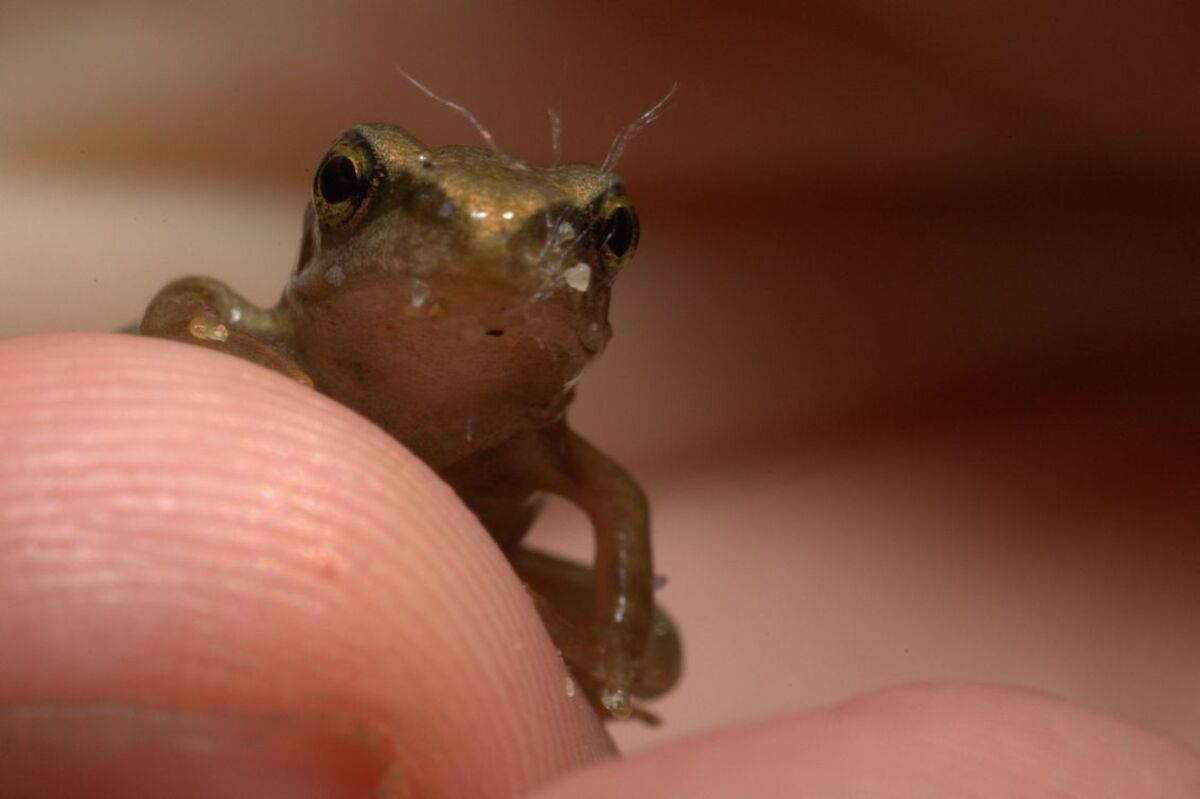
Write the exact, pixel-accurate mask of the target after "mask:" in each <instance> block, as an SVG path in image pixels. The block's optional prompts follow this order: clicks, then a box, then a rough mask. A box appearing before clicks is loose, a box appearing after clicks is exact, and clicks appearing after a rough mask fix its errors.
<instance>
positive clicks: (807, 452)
mask: <svg viewBox="0 0 1200 799" xmlns="http://www.w3.org/2000/svg"><path fill="white" fill-rule="evenodd" d="M1198 26H1200V10H1198V9H1197V8H1196V7H1195V6H1194V4H1189V3H1154V2H1150V3H1147V2H1137V3H1135V2H1132V0H1125V1H1123V2H1112V3H1105V4H1101V5H1097V4H1095V3H1086V2H1074V1H1071V0H1063V1H1061V2H1057V3H1040V2H1032V0H1015V1H1014V2H1009V3H1003V4H996V3H985V2H978V1H977V0H969V1H966V2H963V1H962V0H959V1H958V2H950V1H949V0H932V1H931V2H926V3H922V4H917V5H909V4H899V3H892V2H887V0H842V1H841V2H831V1H829V0H824V1H822V2H795V3H782V2H780V3H757V2H743V3H737V4H728V3H722V4H716V3H663V2H621V1H619V0H595V1H594V2H570V3H561V2H560V3H548V2H517V3H504V4H500V3H483V2H478V1H476V2H468V1H467V0H461V1H459V2H389V3H383V2H337V3H329V2H324V3H318V2H313V1H312V0H292V1H291V2H287V3H285V2H280V1H278V0H273V1H268V2H259V3H254V4H247V3H244V2H213V3H196V2H188V3H184V2H162V1H161V0H156V2H149V1H148V0H147V1H145V2H134V1H133V0H125V1H124V2H120V1H118V2H110V3H106V4H103V5H99V4H93V3H85V2H76V3H72V2H56V3H46V2H36V3H35V2H14V1H13V0H3V2H0V98H2V102H0V335H3V336H13V335H20V334H27V333H36V332H45V331H52V330H111V329H113V328H115V327H117V326H119V325H121V324H123V323H125V322H128V321H131V320H133V319H135V318H137V317H138V316H139V315H140V313H141V309H142V308H143V307H144V306H145V304H146V302H147V301H148V299H149V298H150V297H151V295H152V294H153V293H154V292H155V291H156V290H157V289H158V288H159V287H160V286H161V285H163V284H164V283H165V282H166V281H168V280H169V279H171V278H173V277H176V276H179V275H182V274H186V273H205V274H210V275H214V276H217V277H220V278H222V279H224V280H226V281H228V282H230V283H231V284H233V285H234V286H236V287H238V288H240V289H241V290H242V291H244V292H245V293H246V294H247V295H248V296H250V297H251V298H253V299H256V300H258V301H261V302H263V303H271V302H273V301H274V300H275V298H276V297H277V296H278V294H279V292H280V290H281V288H282V286H283V283H284V281H285V280H286V277H287V274H288V271H289V269H290V267H291V266H292V264H293V261H294V259H295V257H296V252H297V248H298V242H299V234H300V214H301V210H302V208H303V205H304V203H305V201H306V197H307V193H308V191H309V185H310V181H311V175H312V169H313V168H314V166H315V165H316V163H317V161H318V159H319V158H320V156H321V155H322V153H323V151H324V148H325V146H326V145H327V144H328V143H329V141H330V140H331V139H332V138H333V137H334V136H335V135H336V134H337V132H338V131H339V130H341V129H342V128H343V127H345V126H346V125H348V124H351V123H353V122H358V121H367V120H371V121H387V122H394V123H397V124H400V125H403V126H405V127H407V128H409V129H410V130H412V131H413V132H414V133H416V134H417V135H418V136H419V137H421V138H423V139H425V140H426V141H428V142H430V143H432V144H441V143H451V142H455V143H468V144H473V143H476V142H477V139H476V135H475V134H474V132H473V131H472V130H471V129H470V128H469V127H468V126H467V124H466V123H465V122H464V121H463V120H462V119H461V118H459V117H458V116H456V115H455V114H453V113H452V112H450V111H449V110H447V109H446V108H444V107H442V106H440V105H438V104H436V103H433V102H431V101H430V100H428V99H427V98H425V97H424V96H422V95H421V94H420V93H419V92H417V91H416V90H415V89H413V87H411V86H410V85H408V84H407V82H406V81H404V79H403V78H402V77H401V76H400V75H399V73H398V68H403V69H404V70H407V71H409V72H410V73H412V74H413V75H414V76H416V77H417V78H419V79H420V80H421V81H423V82H425V83H426V84H428V85H429V86H431V87H432V88H434V89H435V90H436V91H438V92H440V93H442V94H443V95H445V96H446V97H449V98H451V99H453V100H455V101H458V102H461V103H462V104H464V105H465V106H467V107H468V108H470V109H471V110H472V111H473V112H474V113H475V114H476V115H477V116H478V117H479V119H480V120H482V121H483V123H484V124H485V125H486V126H487V127H488V128H489V129H490V130H491V131H492V133H493V134H494V135H495V137H496V140H497V141H498V142H499V144H500V146H501V147H502V148H504V149H506V150H508V151H510V152H512V153H514V154H516V155H519V156H522V157H524V158H527V159H529V160H531V161H533V162H536V163H548V162H549V161H550V160H551V158H552V150H551V140H550V126H549V122H548V117H547V109H548V108H554V109H557V110H558V112H559V113H560V115H561V118H562V147H563V154H564V157H565V159H566V160H582V161H591V162H599V161H601V160H602V159H603V157H604V154H605V152H606V151H607V149H608V147H609V144H610V142H611V141H612V138H613V136H614V134H615V133H616V131H617V130H619V129H620V128H621V126H622V125H624V124H626V123H628V122H629V121H631V120H632V119H634V118H635V117H637V116H638V115H639V114H640V113H642V112H643V111H644V110H645V109H647V108H648V107H650V106H651V105H652V104H653V103H654V102H656V101H657V100H658V99H659V98H661V97H662V96H663V95H664V94H665V93H666V91H667V90H668V88H669V87H670V86H671V85H672V84H673V83H676V82H678V84H679V88H678V91H677V93H676V95H675V96H674V98H673V99H672V101H671V103H670V104H669V108H668V110H667V112H666V113H665V114H664V115H663V116H662V118H661V119H660V120H659V121H658V122H657V123H655V124H654V125H653V126H651V127H650V128H648V129H647V130H646V131H645V132H643V133H642V135H641V136H639V137H638V138H637V139H636V140H634V141H633V142H632V143H631V144H630V146H629V147H628V149H627V151H626V154H625V156H624V158H623V160H622V161H621V163H620V165H619V166H618V169H617V171H618V172H619V173H620V174H621V175H622V176H623V177H624V178H625V180H626V183H627V184H628V186H629V189H630V192H631V194H632V196H633V198H634V200H635V202H636V203H637V205H638V209H639V213H640V216H641V219H642V226H643V236H642V245H641V249H640V252H639V254H638V256H637V258H636V259H635V261H634V262H633V264H632V265H631V267H630V268H629V269H628V270H627V271H626V273H625V274H624V275H623V277H622V279H621V281H620V283H619V285H618V287H617V290H616V293H615V296H614V305H613V323H614V329H615V338H614V340H613V343H612V345H611V347H610V350H609V352H608V353H607V354H606V356H605V357H604V358H603V359H602V360H601V361H600V362H599V363H598V364H597V365H596V367H595V368H594V369H593V371H592V372H591V373H590V374H589V375H588V376H587V377H586V378H585V380H584V381H583V383H582V384H581V386H580V393H579V396H580V400H579V402H578V405H577V409H576V410H575V411H574V418H575V420H576V423H577V425H578V426H579V427H580V429H581V430H583V431H584V432H585V433H586V434H588V435H589V436H590V437H592V438H593V439H594V440H595V441H597V442H598V443H599V444H601V446H603V447H605V448H606V449H609V450H610V451H611V452H612V453H614V454H615V455H617V456H618V457H619V458H620V459H622V460H623V461H625V462H626V463H627V464H628V465H629V466H630V468H631V469H632V470H633V471H634V472H635V473H636V474H638V475H639V476H641V477H642V478H643V479H644V481H645V483H646V485H647V487H648V490H649V492H650V494H651V497H652V500H653V502H654V505H655V511H656V525H657V538H656V542H657V557H658V566H659V569H660V570H661V571H662V572H664V573H665V574H667V575H668V576H669V578H670V579H669V582H668V585H667V587H666V588H664V589H663V590H662V592H661V594H660V597H661V600H662V602H663V603H664V604H665V605H666V606H667V607H668V608H670V609H671V610H672V612H673V613H674V614H675V615H676V616H677V617H678V620H679V622H680V625H681V628H682V630H683V633H684V636H685V642H686V644H687V656H688V672H687V675H686V676H685V680H684V682H683V684H682V685H681V686H680V688H679V689H677V690H676V691H675V692H674V693H673V694H671V695H670V696H668V697H667V698H665V699H664V700H662V701H660V702H658V703H657V704H656V706H655V707H656V709H657V710H658V712H660V713H662V714H663V716H664V717H665V718H666V723H665V725H664V726H663V727H661V728H659V729H657V730H650V729H647V728H643V727H636V726H631V725H624V726H617V727H614V728H613V729H614V733H615V735H616V737H617V738H618V740H619V742H620V743H621V745H622V746H623V747H625V748H628V749H633V748H637V747H641V746H646V745H652V744H655V743H658V742H662V741H665V740H668V739H670V738H672V737H675V736H677V735H682V734H685V733H688V732H691V731H695V730H700V729H705V728H710V727H712V726H715V725H718V724H725V723H730V722H736V721H739V720H744V719H749V718H755V717H758V716H762V715H764V714H769V713H772V712H778V711H781V710H785V709H790V708H795V707H802V706H805V705H810V704H814V703H820V702H830V701H836V700H838V699H841V698H844V697H847V696H850V695H853V694H855V693H858V692H861V691H864V690H869V689H871V688H875V687H879V686H883V685H888V684H892V683H895V682H901V681H909V680H919V679H945V678H951V679H971V680H996V681H1004V682H1013V683H1017V684H1022V685H1029V686H1032V687H1036V688H1042V689H1045V690H1050V691H1054V692H1056V693H1060V694H1064V695H1067V696H1070V697H1072V698H1075V699H1078V700H1081V701H1084V702H1088V703H1091V704H1093V705H1097V706H1099V707H1102V708H1105V709H1107V710H1110V711H1112V712H1115V713H1118V714H1120V715H1123V716H1125V717H1127V718H1132V719H1134V720H1136V721H1140V722H1141V723H1144V724H1146V725H1147V726H1150V727H1152V728H1154V729H1157V730H1160V731H1164V732H1167V733H1169V734H1173V735H1175V736H1178V737H1180V738H1182V739H1184V740H1187V741H1190V742H1191V743H1193V744H1200V690H1198V686H1197V681H1196V675H1197V674H1200V540H1198V539H1200V536H1198V535H1197V533H1198V532H1200V491H1197V481H1198V480H1200V411H1198V410H1197V409H1198V408H1200V404H1198V402H1197V400H1200V379H1198V375H1200V372H1198V367H1200V277H1198V275H1197V269H1196V263H1197V258H1196V254H1197V252H1198V249H1200V94H1198V90H1200V48H1197V47H1196V36H1195V32H1196V31H1197V30H1198V29H1200V27H1198ZM0 389H2V387H0ZM535 539H536V540H537V541H538V542H539V543H540V544H542V545H545V546H550V547H553V548H556V549H559V550H562V551H566V552H571V553H575V554H578V555H580V556H587V554H588V553H589V552H590V545H589V542H588V534H587V530H586V525H585V524H584V523H583V521H582V519H581V518H580V517H578V516H577V515H576V514H575V513H574V512H573V511H571V510H569V509H567V508H565V507H562V506H554V507H552V508H551V512H550V514H549V515H548V518H547V519H546V520H545V521H544V523H542V524H541V525H540V526H539V528H538V530H537V531H535Z"/></svg>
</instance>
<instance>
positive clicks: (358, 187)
mask: <svg viewBox="0 0 1200 799" xmlns="http://www.w3.org/2000/svg"><path fill="white" fill-rule="evenodd" d="M372 160H373V159H372V157H371V152H370V151H369V150H368V149H367V148H366V145H365V144H362V145H358V146H355V144H353V143H350V142H342V143H338V144H335V145H334V146H333V147H332V148H331V149H330V150H329V152H328V153H326V154H325V158H324V159H323V160H322V161H321V165H320V166H319V167H317V174H316V175H314V176H313V208H314V209H315V210H316V212H317V216H318V217H319V218H320V220H321V223H322V224H323V225H326V226H327V227H333V226H336V225H341V224H343V223H345V222H347V221H349V220H350V219H351V218H353V217H354V215H355V212H357V211H358V210H359V208H361V207H362V205H363V203H364V202H365V201H366V199H367V197H368V195H369V194H370V192H371V188H372V187H371V177H372V174H371V173H372Z"/></svg>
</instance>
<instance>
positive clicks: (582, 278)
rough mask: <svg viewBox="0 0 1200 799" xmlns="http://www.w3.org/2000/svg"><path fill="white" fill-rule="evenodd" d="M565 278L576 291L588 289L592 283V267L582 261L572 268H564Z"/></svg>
mask: <svg viewBox="0 0 1200 799" xmlns="http://www.w3.org/2000/svg"><path fill="white" fill-rule="evenodd" d="M563 279H564V280H566V281H567V285H568V286H570V287H571V288H573V289H575V290H576V291H587V290H588V286H590V285H591V284H592V268H591V267H590V266H588V265H587V264H585V263H583V262H582V261H580V262H579V263H577V264H575V265H574V266H572V267H571V268H570V269H566V270H563Z"/></svg>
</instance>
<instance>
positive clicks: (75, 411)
mask: <svg viewBox="0 0 1200 799" xmlns="http://www.w3.org/2000/svg"><path fill="white" fill-rule="evenodd" d="M0 383H3V384H4V385H5V386H6V387H7V392H6V394H5V396H4V397H3V398H0V403H2V405H0V407H2V408H3V413H0V442H3V444H4V446H3V447H0V607H3V608H4V611H3V612H2V613H0V650H3V651H6V652H7V653H8V656H7V657H5V658H0V699H2V700H3V701H6V702H10V703H11V702H22V703H24V702H43V701H48V700H53V701H67V702H89V701H97V700H104V701H111V702H119V703H121V702H123V703H130V704H137V705H147V706H151V707H160V708H167V709H178V710H185V711H189V712H201V713H233V714H252V715H253V714H259V715H269V716H283V717H287V718H292V717H296V718H305V719H322V718H327V717H335V718H343V719H352V720H354V721H356V722H357V723H362V724H364V725H367V726H370V727H372V728H374V729H378V730H380V731H381V735H382V738H383V739H384V740H386V741H388V742H389V744H388V746H389V755H388V756H389V758H390V759H391V762H392V763H393V765H394V766H395V767H396V768H397V769H399V770H400V772H401V774H402V777H403V779H404V781H405V784H406V785H407V786H408V790H410V791H415V792H416V793H417V794H419V795H424V796H440V795H446V796H463V795H515V794H519V793H521V792H523V791H526V790H528V789H529V788H530V787H533V786H536V785H538V784H541V783H542V782H545V781H546V780H547V779H549V778H550V777H552V776H555V775H559V774H562V773H564V772H565V771H567V770H569V769H571V768H575V767H577V766H579V765H581V764H583V763H587V762H591V761H594V760H596V759H597V758H602V757H606V756H608V755H609V754H610V753H611V744H610V743H609V741H608V739H607V737H606V735H605V733H604V731H603V728H602V727H601V725H600V724H599V722H598V721H597V720H596V719H595V717H594V716H593V714H592V713H591V711H590V709H589V708H588V707H587V706H586V704H584V703H583V701H582V699H581V697H575V698H571V697H568V696H567V695H566V692H565V691H564V688H563V686H564V680H565V672H564V671H563V668H562V665H561V663H560V662H559V661H558V659H557V657H556V655H555V653H554V650H553V647H552V646H551V644H550V643H549V640H548V638H547V637H546V634H545V631H544V630H543V629H542V627H541V626H540V622H539V621H538V618H537V615H536V613H535V612H534V610H533V608H532V606H531V603H530V601H529V599H528V597H527V596H526V595H525V593H524V591H523V590H522V589H521V586H520V583H519V582H518V581H517V580H516V578H515V576H514V575H513V573H512V570H511V568H509V567H508V564H507V563H506V561H505V560H504V558H503V556H502V555H501V553H500V552H499V550H498V548H497V547H496V546H495V545H494V544H493V543H492V542H491V540H490V538H488V537H487V535H486V533H484V532H483V530H482V529H481V528H480V527H479V525H478V523H477V521H476V520H475V519H474V517H473V516H471V514H470V513H469V512H468V511H467V510H466V509H465V508H464V507H463V506H462V504H461V503H460V502H458V501H457V498H456V497H455V496H454V495H453V492H452V491H451V490H450V489H449V488H448V487H447V486H446V485H445V484H444V483H442V482H441V481H440V480H438V479H437V477H436V476H435V475H434V474H433V473H432V472H430V471H429V470H428V469H427V468H426V467H425V466H424V465H423V464H421V463H420V462H419V461H418V460H416V459H415V458H414V457H413V456H412V455H411V454H409V453H408V452H407V451H405V450H404V449H403V448H402V447H400V446H398V445H397V444H396V443H395V442H394V441H392V440H391V439H390V438H389V437H388V436H386V435H385V434H384V433H382V432H381V431H380V430H378V429H377V428H375V427H374V426H373V425H371V424H370V423H369V422H367V421H365V420H364V419H362V418H361V417H358V416H357V415H355V414H353V413H352V412H350V411H348V410H346V409H345V408H342V407H340V406H338V405H337V404H336V403H333V402H332V401H330V400H328V399H327V398H325V397H322V396H321V395H319V394H317V393H316V392H313V391H310V390H308V389H306V388H304V387H303V386H301V385H299V384H297V383H295V382H294V381H291V380H288V379H287V378H284V377H281V376H279V375H276V374H273V373H271V372H268V371H266V370H264V369H261V368H259V367H256V366H253V365H251V364H247V363H243V362H240V361H238V360H237V359H234V358H229V357H226V356H222V355H220V354H215V353H210V352H206V351H204V350H202V349H200V348H195V347H188V346H184V345H179V344H175V343H172V342H165V341H157V340H149V339H143V338H138V337H131V336H115V335H69V336H44V337H31V338H26V339H17V340H9V341H5V342H0Z"/></svg>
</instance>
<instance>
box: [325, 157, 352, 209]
mask: <svg viewBox="0 0 1200 799" xmlns="http://www.w3.org/2000/svg"><path fill="white" fill-rule="evenodd" d="M357 188H358V170H357V169H355V168H354V162H353V161H351V160H350V159H349V158H347V157H346V156H344V155H335V156H333V157H332V158H330V159H329V160H328V161H326V162H325V165H324V166H323V167H321V174H320V176H319V177H318V178H317V189H318V190H319V191H320V192H321V196H322V197H323V198H325V202H327V203H329V204H331V205H337V204H338V203H342V202H345V201H346V200H349V199H350V198H351V197H353V196H354V191H355V189H357Z"/></svg>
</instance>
